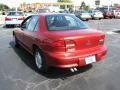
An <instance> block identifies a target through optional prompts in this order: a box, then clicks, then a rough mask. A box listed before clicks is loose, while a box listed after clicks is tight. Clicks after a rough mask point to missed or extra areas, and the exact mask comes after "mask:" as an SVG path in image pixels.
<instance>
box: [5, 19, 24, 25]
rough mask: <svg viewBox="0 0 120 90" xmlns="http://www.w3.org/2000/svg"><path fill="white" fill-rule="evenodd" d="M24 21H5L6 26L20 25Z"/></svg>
mask: <svg viewBox="0 0 120 90" xmlns="http://www.w3.org/2000/svg"><path fill="white" fill-rule="evenodd" d="M22 21H23V20H19V21H5V25H20V24H21V23H22Z"/></svg>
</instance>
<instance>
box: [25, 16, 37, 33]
mask: <svg viewBox="0 0 120 90" xmlns="http://www.w3.org/2000/svg"><path fill="white" fill-rule="evenodd" d="M38 20H39V16H32V18H31V20H30V22H29V25H28V27H27V30H29V31H34V29H35V26H36V25H37V23H38Z"/></svg>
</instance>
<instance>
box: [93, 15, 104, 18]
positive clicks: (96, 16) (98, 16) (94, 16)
mask: <svg viewBox="0 0 120 90" xmlns="http://www.w3.org/2000/svg"><path fill="white" fill-rule="evenodd" d="M93 18H103V15H93Z"/></svg>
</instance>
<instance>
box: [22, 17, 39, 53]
mask: <svg viewBox="0 0 120 90" xmlns="http://www.w3.org/2000/svg"><path fill="white" fill-rule="evenodd" d="M39 17H40V16H38V15H34V16H32V17H31V20H30V22H29V24H28V26H27V28H26V29H25V30H24V35H23V41H24V42H23V43H24V45H25V47H26V48H27V49H28V50H29V51H32V45H33V43H35V42H36V38H37V31H38V26H39Z"/></svg>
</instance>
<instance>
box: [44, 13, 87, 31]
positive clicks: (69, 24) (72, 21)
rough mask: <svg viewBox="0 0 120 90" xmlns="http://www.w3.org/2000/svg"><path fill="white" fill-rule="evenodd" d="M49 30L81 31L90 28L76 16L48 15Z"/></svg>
mask: <svg viewBox="0 0 120 90" xmlns="http://www.w3.org/2000/svg"><path fill="white" fill-rule="evenodd" d="M45 18H46V23H47V27H48V30H50V31H53V30H59V31H60V30H79V29H87V28H88V26H87V25H86V24H85V23H84V22H83V21H81V20H80V19H79V18H77V17H75V16H74V15H64V14H62V15H61V14H58V15H48V16H46V17H45Z"/></svg>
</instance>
